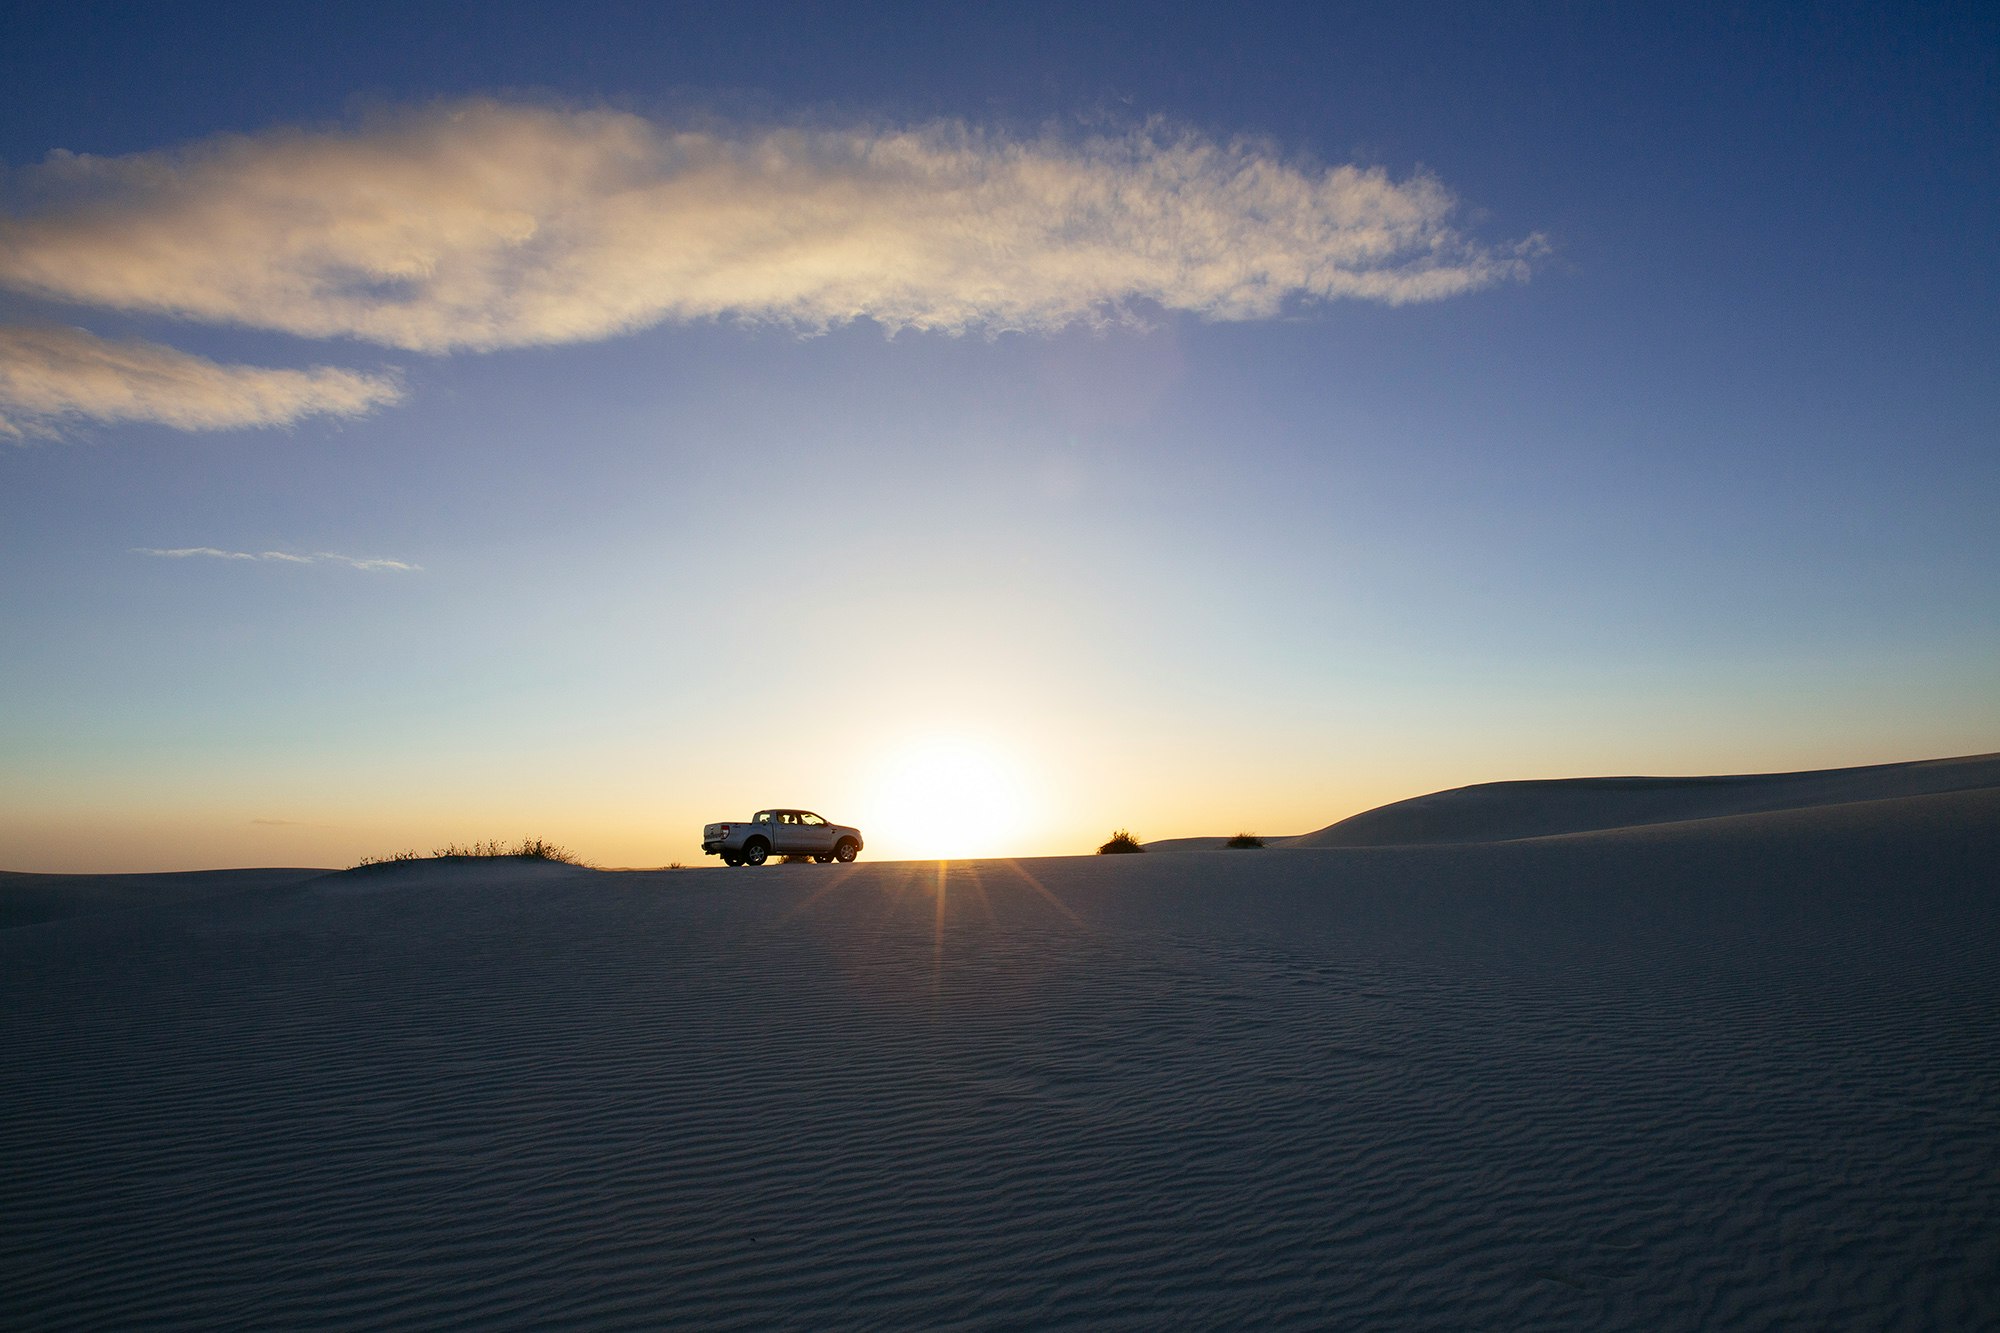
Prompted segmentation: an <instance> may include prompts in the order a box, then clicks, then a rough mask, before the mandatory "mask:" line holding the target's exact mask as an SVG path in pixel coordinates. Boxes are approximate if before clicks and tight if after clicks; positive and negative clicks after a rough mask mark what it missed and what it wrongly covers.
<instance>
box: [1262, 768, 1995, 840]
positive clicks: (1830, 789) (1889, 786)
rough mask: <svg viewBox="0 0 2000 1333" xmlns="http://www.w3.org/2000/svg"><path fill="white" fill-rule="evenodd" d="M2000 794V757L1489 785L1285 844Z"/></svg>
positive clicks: (1533, 834)
mask: <svg viewBox="0 0 2000 1333" xmlns="http://www.w3.org/2000/svg"><path fill="white" fill-rule="evenodd" d="M1996 787H2000V755H1992V754H1987V755H1972V756H1968V757H1965V758H1959V759H1935V760H1928V761H1925V762H1921V763H1910V764H1879V765H1874V766H1871V767H1867V768H1838V769H1826V770H1821V771H1816V772H1807V773H1767V774H1755V775H1748V776H1741V777H1693V778H1644V777H1630V778H1568V779H1560V780H1555V781H1545V782H1492V783H1484V784H1481V785H1478V786H1473V787H1459V788H1456V789H1454V790H1451V791H1442V792H1434V793H1432V794H1431V795H1428V796H1419V797H1416V798H1414V799H1412V800H1408V801H1398V802H1396V803H1395V804H1393V805H1385V806H1382V807H1380V808H1378V809H1374V810H1369V811H1367V812H1365V813H1363V814H1359V815H1355V816H1354V817H1353V818H1351V819H1344V820H1342V821H1341V822H1339V823H1338V824H1334V825H1333V826H1331V827H1329V828H1324V829H1321V830H1319V831H1318V832H1316V833H1308V834H1306V835H1304V836H1303V837H1299V838H1294V839H1291V840H1289V845H1291V846H1297V847H1386V846H1409V845H1414V844H1422V843H1459V842H1504V841H1510V840H1513V839H1518V838H1545V837H1552V836H1557V835H1561V834H1566V833H1581V832H1586V831H1590V830H1594V829H1610V828H1629V827H1635V826H1641V825H1647V824H1669V823H1675V822H1679V821H1683V820H1694V819H1714V818H1718V817H1721V816H1726V815H1744V814H1760V813H1766V812H1770V811H1776V810H1799V809H1808V808H1811V807H1814V806H1822V805H1839V804H1847V803H1852V802H1856V801H1876V800H1892V799H1898V798H1902V797H1911V796H1928V795H1935V794H1940V793H1945V792H1955V791H1968V790H1979V789H1989V788H1996Z"/></svg>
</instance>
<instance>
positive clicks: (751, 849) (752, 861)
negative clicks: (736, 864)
mask: <svg viewBox="0 0 2000 1333" xmlns="http://www.w3.org/2000/svg"><path fill="white" fill-rule="evenodd" d="M770 854H771V844H770V843H768V842H765V841H764V840H763V839H762V838H752V839H750V841H748V842H746V843H744V844H743V860H744V862H745V863H746V864H748V865H753V866H760V865H763V864H764V858H765V857H767V856H769V855H770Z"/></svg>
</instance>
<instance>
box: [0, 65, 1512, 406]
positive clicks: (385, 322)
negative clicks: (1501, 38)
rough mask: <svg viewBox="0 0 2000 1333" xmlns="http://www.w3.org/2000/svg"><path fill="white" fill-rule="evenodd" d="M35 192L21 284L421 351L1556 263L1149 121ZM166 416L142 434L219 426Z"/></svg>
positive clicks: (735, 132) (1379, 174)
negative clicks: (719, 322) (702, 322)
mask: <svg viewBox="0 0 2000 1333" xmlns="http://www.w3.org/2000/svg"><path fill="white" fill-rule="evenodd" d="M19 178H20V181H21V188H20V191H19V198H20V202H19V203H18V205H17V206H16V207H15V208H14V209H13V210H12V211H11V214H10V215H9V216H5V217H0V286H5V287H7V288H10V289H12V290H14V291H16V292H20V293H25V294H28V295H32V296H36V297H40V298H43V299H46V300H53V301H58V302H64V303H70V304H74V305H81V306H93V307H99V308H103V309H109V310H117V311H127V312H144V313H151V314H160V315H168V316H174V317H178V318H182V319H188V320H195V321H201V322H206V323H213V324H223V325H236V326H243V327H250V328H259V329H268V330H273V331H277V332H282V333H287V334H293V335H299V336H304V337H312V338H333V337H344V338H353V339H359V340H362V341H366V342H371V343H375V344H379V345H381V346H385V347H392V348H398V349H402V350H405V351H412V352H426V353H443V352H451V351H457V350H476V351H478V350H490V349H495V348H502V347H521V346H530V345H545V344H555V343H571V342H581V341H589V340H594V339H601V338H606V337H610V336H614V335H616V334H619V333H623V332H628V331H631V330H636V329H641V328H645V327H649V326H651V325H655V324H660V323H665V322H674V321H689V320H699V319H707V318H714V317H725V318H734V319H742V320H749V321H764V322H773V323H779V324H785V325H790V326H794V327H799V328H805V329H823V328H828V327H832V326H835V325H839V324H843V323H847V322H850V321H854V320H860V319H869V320H873V321H876V322H877V323H879V324H881V325H883V326H884V327H886V328H890V329H899V328H915V329H925V330H937V331H942V332H948V333H963V332H967V331H970V330H974V329H981V330H987V331H996V330H1010V329H1011V330H1048V329H1054V328H1058V327H1061V326H1063V325H1066V324H1070V323H1074V322H1077V321H1097V320H1101V319H1104V318H1106V317H1107V316H1108V315H1111V314H1115V313H1116V312H1118V311H1120V310H1122V309H1125V308H1127V307H1130V306H1132V305H1134V304H1136V303H1154V304H1157V305H1158V306H1160V307H1163V308H1165V309H1168V310H1176V311H1186V312H1190V313H1193V314H1195V315H1197V316H1200V317H1204V318H1210V319H1218V320H1245V319H1259V318H1265V317H1269V316H1271V315H1274V314H1276V313H1278V312H1279V311H1280V310H1281V309H1283V308H1284V306H1285V304H1286V302H1287V301H1290V300H1295V299H1308V300H1311V299H1320V300H1332V299H1337V298H1356V299H1361V300H1367V301H1375V302H1382V303H1387V304H1392V305H1399V304H1404V303H1408V302H1419V301H1436V300H1441V299H1444V298H1447V297H1451V296H1456V295H1459V294H1462V293H1465V292H1470V291H1474V290H1477V289H1479V288H1483V287H1488V286H1491V285H1493V284H1495V283H1499V282H1504V281H1509V280H1518V279H1521V278H1524V277H1525V276H1526V275H1527V273H1528V266H1529V261H1530V259H1531V258H1532V257H1533V255H1534V254H1535V253H1537V252H1538V251H1539V250H1540V249H1541V248H1542V242H1541V240H1540V238H1539V237H1529V238H1527V239H1526V240H1524V241H1520V242H1515V243H1510V244H1494V243H1488V242H1484V241H1481V240H1479V239H1477V238H1475V237H1473V236H1471V235H1469V234H1467V233H1466V232H1465V231H1463V230H1461V229H1460V228H1459V226H1458V225H1456V223H1455V218H1456V215H1457V211H1458V209H1457V203H1456V200H1455V199H1454V197H1453V196H1452V194H1451V192H1450V191H1449V190H1448V189H1446V188H1445V186H1444V185H1443V184H1442V183H1440V182H1439V181H1438V180H1436V179H1435V178H1434V177H1431V176H1429V175H1427V174H1423V173H1418V174H1414V175H1411V176H1409V177H1407V178H1405V179H1402V180H1400V181H1399V180H1396V179H1393V178H1391V177H1390V175H1389V174H1388V173H1387V172H1385V171H1383V170H1381V169H1380V168H1364V167H1356V166H1334V167H1319V166H1310V165H1304V164H1301V163H1298V162H1294V161H1288V160H1286V159H1285V158H1283V157H1282V156H1280V155H1279V154H1277V153H1276V152H1274V151H1273V150H1272V149H1271V148H1269V147H1268V146H1264V145H1260V144H1255V143H1249V142H1221V141H1218V140H1215V139H1213V138H1210V137H1207V136H1204V135H1201V134H1199V133H1195V132H1192V131H1173V130H1169V129H1165V128H1162V127H1161V126H1159V125H1157V124H1155V125H1146V126H1142V127H1139V128H1135V129H1130V130H1126V131H1123V132H1119V133H1112V134H1099V135H1095V136H1090V137H1077V136H1065V135H1062V134H1057V133H1053V132H1051V133H1048V134H1044V135H1042V136H1039V137H1029V138H1024V137H1018V136H1012V135H1009V134H1005V133H1002V132H998V131H992V130H984V129H980V128H977V127H974V126H969V125H966V124H964V123H960V122H938V123H933V124H927V125H920V126H915V127H906V128H896V127H886V126H863V127H848V128H801V127H781V128H768V127H766V128H748V127H720V128H718V127H716V126H713V125H711V126H706V127H702V128H677V127H674V126H671V125H667V124H662V123H659V122H656V121H653V120H649V119H646V118H644V117H640V116H636V115H631V114H627V113H623V112H618V111H611V110H603V109H595V110H574V109H561V108H555V107H547V106H536V105H526V104H520V103H507V102H499V101H491V100H470V101H460V102H452V103H445V104H439V105H434V106H428V107H422V108H414V109H404V110H400V111H391V112H384V113H380V114H377V115H376V116H374V117H372V118H370V119H368V120H367V121H365V122H364V123H362V124H360V125H358V126H356V127H353V128H345V129H329V130H304V129H297V128H280V129H273V130H268V131H264V132H261V133H257V134H248V135H241V134H232V135H219V136H216V137H213V138H209V139H205V140H201V141H198V142H194V143H190V144H187V145H184V146H181V147H178V148H173V149H166V150H160V151H155V152H146V153H137V154H132V155H129V156H123V157H94V156H88V155H78V154H71V153H66V152H56V153H52V154H51V155H50V156H49V157H48V159H47V160H45V161H44V162H43V163H42V164H41V165H39V166H37V167H33V168H30V169H29V170H27V171H25V172H23V173H20V174H19ZM227 369H228V370H231V371H237V372H240V371H241V370H242V369H243V368H240V367H231V368H227ZM310 373H311V374H315V375H318V376H320V377H321V378H320V380H319V381H318V383H319V386H320V391H321V392H322V394H325V393H328V392H330V391H331V390H332V388H333V386H334V385H335V383H336V381H334V380H332V379H330V378H329V377H331V376H334V375H346V376H348V378H347V379H345V380H341V381H337V383H338V384H339V385H340V386H341V388H342V391H343V392H344V394H345V397H344V398H342V400H341V401H343V402H344V403H346V404H349V405H355V406H358V407H359V408H360V410H366V408H367V407H372V406H375V405H378V404H380V403H383V402H388V401H392V398H391V397H390V396H389V388H388V385H389V381H387V380H385V379H381V378H379V377H375V378H371V377H367V376H356V375H355V374H354V373H353V372H330V371H319V372H310ZM46 392H47V391H46V390H45V393H46ZM76 396H77V397H78V398H82V397H83V395H82V394H80V393H79V394H78V395H76ZM62 410H69V411H75V412H78V413H84V412H86V409H85V408H83V407H71V408H66V409H62ZM131 410H132V411H134V412H138V411H140V410H142V409H140V408H139V407H136V406H135V407H134V408H132V409H131ZM167 410H170V409H167V408H162V409H161V410H160V411H159V412H156V413H155V414H154V415H153V416H152V417H151V419H154V420H166V421H168V422H169V424H182V423H184V422H185V423H188V424H191V425H195V426H198V425H200V424H202V422H203V418H202V416H201V413H200V412H198V411H194V410H191V409H185V408H175V409H171V410H174V411H176V412H177V416H176V417H174V418H172V419H170V418H169V417H168V416H166V415H164V413H165V411H167ZM266 410H267V413H269V414H270V419H277V416H276V410H275V409H266ZM345 410H348V409H347V408H346V407H329V406H315V407H308V408H303V409H301V411H345ZM45 414H46V412H45Z"/></svg>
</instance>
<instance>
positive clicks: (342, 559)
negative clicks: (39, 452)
mask: <svg viewBox="0 0 2000 1333" xmlns="http://www.w3.org/2000/svg"><path fill="white" fill-rule="evenodd" d="M132 554H134V555H150V556H157V557H160V558H161V559H165V560H187V559H191V558H193V559H206V560H260V561H266V562H270V563H275V564H281V565H345V566H347V567H348V568H349V569H365V570H389V571H393V572H396V573H405V574H409V573H415V572H417V571H419V570H421V569H422V568H423V566H422V565H413V564H411V563H410V562H408V561H407V560H358V559H356V558H355V557H353V556H351V555H338V554H336V553H334V552H332V551H316V552H314V553H313V554H311V555H295V554H293V553H292V552H290V551H225V550H223V549H222V548H220V547H217V546H176V547H172V548H162V547H156V546H135V547H133V548H132Z"/></svg>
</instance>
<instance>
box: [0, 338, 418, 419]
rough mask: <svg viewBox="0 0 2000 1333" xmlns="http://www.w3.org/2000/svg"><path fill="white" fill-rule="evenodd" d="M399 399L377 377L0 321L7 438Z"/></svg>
mask: <svg viewBox="0 0 2000 1333" xmlns="http://www.w3.org/2000/svg"><path fill="white" fill-rule="evenodd" d="M401 396H402V390H401V388H400V387H398V385H397V384H396V382H395V381H394V380H393V379H391V378H389V377H387V376H382V375H366V374H360V373H358V372H355V371H351V370H338V369H334V368H331V367H327V366H316V367H313V368H312V369H310V370H273V369H266V368H264V367H261V366H234V365H222V364H219V363H217V362H214V361H209V360H205V359H203V358H202V357H198V356H191V355H189V354H188V353H186V352H181V351H177V350H175V349H174V348H171V347H162V346H160V345H159V344H158V343H150V342H137V341H112V340H110V339H105V338H99V337H96V336H95V335H93V334H89V333H86V332H84V331H83V330H81V329H66V328H7V327H0V436H7V437H9V438H12V439H21V438H24V437H26V436H29V435H44V436H46V435H53V434H54V433H56V430H57V428H58V426H59V425H60V424H61V423H63V422H65V421H69V420H75V419H79V418H80V419H84V420H89V421H99V422H116V421H154V422H159V423H161V424H163V425H167V426H173V427H177V428H178V429H181V430H226V429H230V428H235V427H244V426H282V425H286V424H288V423H290V422H293V421H296V420H298V419H299V418H300V417H305V416H313V415H322V414H330V415H334V416H358V415H360V414H361V413H364V412H367V411H370V410H371V409H373V408H376V407H379V406H381V405H383V404H385V403H392V402H395V401H396V400H397V399H398V398H399V397H401Z"/></svg>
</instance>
